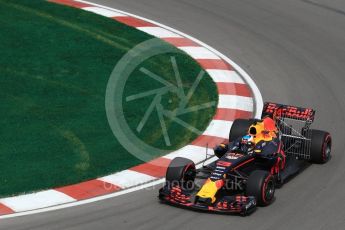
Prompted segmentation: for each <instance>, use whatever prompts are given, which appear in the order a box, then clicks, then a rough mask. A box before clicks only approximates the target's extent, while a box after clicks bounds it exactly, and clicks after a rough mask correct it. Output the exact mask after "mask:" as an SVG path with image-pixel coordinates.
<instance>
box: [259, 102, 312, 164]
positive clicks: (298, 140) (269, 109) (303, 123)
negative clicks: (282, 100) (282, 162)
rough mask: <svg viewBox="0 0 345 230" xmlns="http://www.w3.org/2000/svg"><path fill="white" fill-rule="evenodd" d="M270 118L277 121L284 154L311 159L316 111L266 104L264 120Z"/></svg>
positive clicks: (263, 114)
mask: <svg viewBox="0 0 345 230" xmlns="http://www.w3.org/2000/svg"><path fill="white" fill-rule="evenodd" d="M266 116H269V117H271V118H273V119H274V120H275V121H276V125H277V128H278V130H279V133H280V135H279V136H280V137H281V140H282V142H283V143H284V152H285V153H286V154H290V155H293V156H294V157H296V158H299V159H305V160H309V159H310V149H311V136H312V130H311V129H310V125H311V124H312V123H313V121H314V118H315V110H313V109H309V108H301V107H296V106H291V105H282V104H277V103H272V102H265V104H264V108H263V111H262V118H264V117H266Z"/></svg>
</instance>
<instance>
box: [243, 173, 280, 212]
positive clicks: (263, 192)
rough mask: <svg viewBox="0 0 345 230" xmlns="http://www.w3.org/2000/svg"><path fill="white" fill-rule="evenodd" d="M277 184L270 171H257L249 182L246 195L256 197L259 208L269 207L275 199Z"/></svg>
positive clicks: (251, 175) (250, 177) (252, 174)
mask: <svg viewBox="0 0 345 230" xmlns="http://www.w3.org/2000/svg"><path fill="white" fill-rule="evenodd" d="M274 192H275V184H274V177H273V175H271V174H270V173H269V172H268V171H264V170H255V171H253V172H252V173H251V174H250V176H249V178H248V180H247V187H246V195H247V196H254V197H255V199H256V203H257V205H258V206H267V205H269V204H270V203H272V201H273V199H274Z"/></svg>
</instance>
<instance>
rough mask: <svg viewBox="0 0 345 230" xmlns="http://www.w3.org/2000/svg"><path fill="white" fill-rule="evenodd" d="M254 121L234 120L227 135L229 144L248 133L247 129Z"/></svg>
mask: <svg viewBox="0 0 345 230" xmlns="http://www.w3.org/2000/svg"><path fill="white" fill-rule="evenodd" d="M254 121H255V119H236V120H235V121H234V122H233V123H232V126H231V129H230V133H229V142H232V141H235V140H237V138H239V137H242V136H244V135H246V134H247V133H248V129H249V127H250V126H251V125H252V124H253V123H254Z"/></svg>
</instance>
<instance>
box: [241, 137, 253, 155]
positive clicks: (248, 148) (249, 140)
mask: <svg viewBox="0 0 345 230" xmlns="http://www.w3.org/2000/svg"><path fill="white" fill-rule="evenodd" d="M241 147H242V150H243V151H245V152H248V153H250V152H253V151H254V147H255V144H254V137H253V135H245V136H243V137H242V140H241Z"/></svg>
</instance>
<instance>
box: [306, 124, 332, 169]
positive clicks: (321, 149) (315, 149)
mask: <svg viewBox="0 0 345 230" xmlns="http://www.w3.org/2000/svg"><path fill="white" fill-rule="evenodd" d="M311 132H312V135H311V148H310V161H311V162H313V163H317V164H324V163H326V162H327V161H328V160H329V159H330V157H331V148H332V138H331V135H330V134H329V133H328V132H325V131H322V130H316V129H313V130H311Z"/></svg>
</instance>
